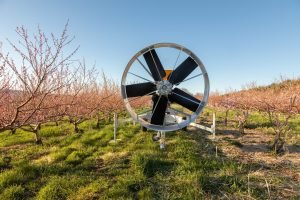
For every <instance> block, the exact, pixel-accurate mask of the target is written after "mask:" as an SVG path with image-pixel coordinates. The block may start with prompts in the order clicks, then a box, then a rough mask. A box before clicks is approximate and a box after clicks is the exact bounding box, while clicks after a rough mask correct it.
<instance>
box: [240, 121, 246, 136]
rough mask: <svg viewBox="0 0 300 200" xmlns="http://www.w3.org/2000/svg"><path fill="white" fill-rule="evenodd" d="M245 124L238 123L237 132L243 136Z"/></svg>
mask: <svg viewBox="0 0 300 200" xmlns="http://www.w3.org/2000/svg"><path fill="white" fill-rule="evenodd" d="M244 126H245V124H244V122H242V121H239V132H240V133H241V134H242V135H244V134H245V128H244Z"/></svg>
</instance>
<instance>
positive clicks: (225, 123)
mask: <svg viewBox="0 0 300 200" xmlns="http://www.w3.org/2000/svg"><path fill="white" fill-rule="evenodd" d="M228 113H229V110H226V112H225V119H224V125H225V126H227V122H228Z"/></svg>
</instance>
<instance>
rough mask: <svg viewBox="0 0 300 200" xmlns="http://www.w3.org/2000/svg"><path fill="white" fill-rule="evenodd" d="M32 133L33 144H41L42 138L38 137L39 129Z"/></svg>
mask: <svg viewBox="0 0 300 200" xmlns="http://www.w3.org/2000/svg"><path fill="white" fill-rule="evenodd" d="M33 133H34V135H35V143H36V144H43V141H42V138H41V136H40V135H39V128H36V129H34V130H33Z"/></svg>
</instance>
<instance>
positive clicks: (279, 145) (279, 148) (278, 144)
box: [272, 133, 287, 154]
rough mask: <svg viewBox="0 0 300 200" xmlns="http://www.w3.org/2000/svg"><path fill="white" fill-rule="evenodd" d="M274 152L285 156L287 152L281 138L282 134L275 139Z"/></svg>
mask: <svg viewBox="0 0 300 200" xmlns="http://www.w3.org/2000/svg"><path fill="white" fill-rule="evenodd" d="M272 150H273V151H274V152H275V154H284V153H285V152H286V150H287V149H286V147H285V141H284V139H282V138H281V133H278V134H277V135H276V137H275V140H274V143H273V145H272Z"/></svg>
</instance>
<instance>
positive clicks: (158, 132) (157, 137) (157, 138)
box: [152, 131, 161, 142]
mask: <svg viewBox="0 0 300 200" xmlns="http://www.w3.org/2000/svg"><path fill="white" fill-rule="evenodd" d="M160 136H161V134H160V131H157V134H156V136H153V137H152V140H153V141H155V142H156V141H158V140H159V139H160Z"/></svg>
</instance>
